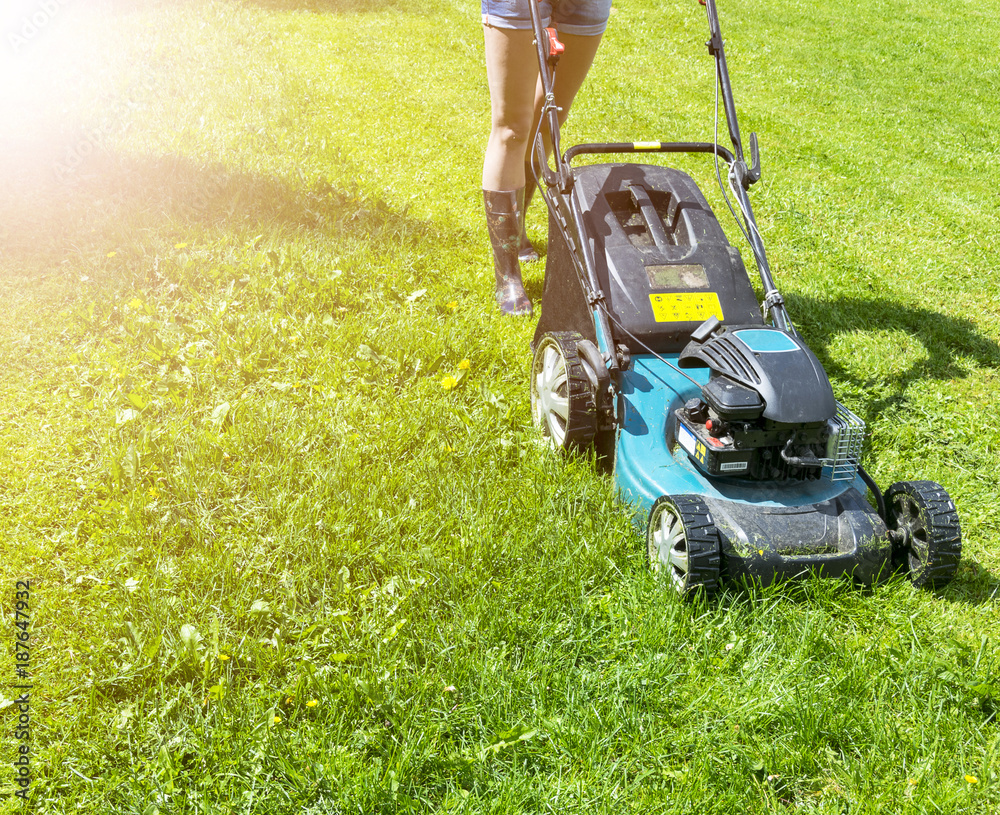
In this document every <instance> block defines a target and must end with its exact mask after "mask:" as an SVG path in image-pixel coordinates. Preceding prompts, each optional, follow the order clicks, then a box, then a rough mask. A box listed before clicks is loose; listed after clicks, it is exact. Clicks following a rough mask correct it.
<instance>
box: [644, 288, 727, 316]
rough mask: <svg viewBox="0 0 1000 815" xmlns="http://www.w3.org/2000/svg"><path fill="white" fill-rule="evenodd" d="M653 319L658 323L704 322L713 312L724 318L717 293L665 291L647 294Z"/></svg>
mask: <svg viewBox="0 0 1000 815" xmlns="http://www.w3.org/2000/svg"><path fill="white" fill-rule="evenodd" d="M649 302H650V304H651V305H652V306H653V319H654V320H656V322H658V323H694V322H698V323H701V322H704V321H705V320H707V319H708V318H709V317H711V316H712V315H713V314H714V315H715V316H716V317H718V318H719V319H720V320H724V319H725V316H724V315H723V313H722V304H721V303H720V302H719V295H717V294H716V293H715V292H714V291H710V292H666V293H662V294H651V295H649Z"/></svg>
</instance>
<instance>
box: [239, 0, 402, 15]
mask: <svg viewBox="0 0 1000 815" xmlns="http://www.w3.org/2000/svg"><path fill="white" fill-rule="evenodd" d="M240 5H241V6H256V7H258V8H261V9H264V10H265V11H308V12H312V13H314V14H351V13H359V12H366V11H406V10H407V6H410V5H412V4H410V3H408V2H406V0H240Z"/></svg>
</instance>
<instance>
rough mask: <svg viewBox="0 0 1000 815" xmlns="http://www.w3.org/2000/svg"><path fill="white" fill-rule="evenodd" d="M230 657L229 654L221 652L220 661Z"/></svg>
mask: <svg viewBox="0 0 1000 815" xmlns="http://www.w3.org/2000/svg"><path fill="white" fill-rule="evenodd" d="M227 659H229V654H219V662H225V661H226V660H227Z"/></svg>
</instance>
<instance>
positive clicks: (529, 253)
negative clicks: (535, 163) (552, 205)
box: [517, 162, 538, 263]
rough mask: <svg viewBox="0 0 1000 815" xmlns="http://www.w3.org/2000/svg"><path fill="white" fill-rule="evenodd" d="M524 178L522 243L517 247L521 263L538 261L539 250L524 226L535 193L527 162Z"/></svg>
mask: <svg viewBox="0 0 1000 815" xmlns="http://www.w3.org/2000/svg"><path fill="white" fill-rule="evenodd" d="M524 179H525V180H524V189H523V190H521V191H520V193H521V197H520V198H519V199H518V204H519V207H518V209H519V211H520V213H521V243H520V244H519V245H518V247H517V259H518V260H519V261H521V263H535V262H536V261H538V252H536V251H535V247H534V246H532V245H531V241H529V240H528V233H527V232H526V231H525V228H524V221H525V218H526V217H527V215H528V207H529V206H531V197H532V196H533V195H534V194H535V179H534V176H532V175H531V165H530V164H528V163H527V162H525V165H524Z"/></svg>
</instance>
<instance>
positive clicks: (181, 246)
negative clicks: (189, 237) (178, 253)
mask: <svg viewBox="0 0 1000 815" xmlns="http://www.w3.org/2000/svg"><path fill="white" fill-rule="evenodd" d="M186 247H187V244H186V243H175V244H174V249H184V248H186Z"/></svg>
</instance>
